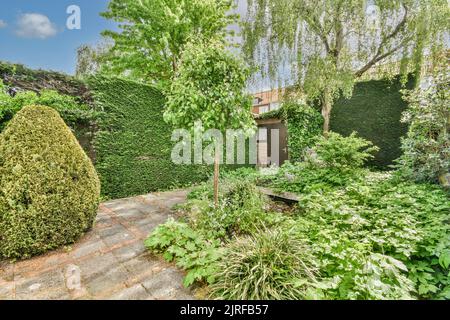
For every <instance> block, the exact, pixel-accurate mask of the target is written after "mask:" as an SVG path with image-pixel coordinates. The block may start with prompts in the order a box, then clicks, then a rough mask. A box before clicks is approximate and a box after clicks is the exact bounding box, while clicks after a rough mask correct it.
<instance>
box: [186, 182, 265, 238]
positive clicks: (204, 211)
mask: <svg viewBox="0 0 450 320" xmlns="http://www.w3.org/2000/svg"><path fill="white" fill-rule="evenodd" d="M201 190H203V191H204V192H206V193H204V194H203V195H201V196H199V195H197V196H199V198H200V199H202V200H203V201H200V202H199V201H197V202H194V205H196V206H197V208H196V210H192V209H193V208H192V206H191V212H190V217H189V218H190V222H191V224H192V225H193V226H194V228H195V229H199V230H202V232H204V233H205V234H207V235H208V236H210V237H213V238H218V239H222V240H228V239H231V238H232V237H233V236H235V235H240V234H248V233H251V232H253V231H255V230H256V229H257V228H258V227H260V226H261V225H263V224H264V223H265V220H266V216H267V214H266V213H265V212H264V205H265V198H264V196H263V195H262V194H261V193H260V192H259V190H258V189H257V188H256V186H255V185H254V184H253V183H252V182H250V181H247V180H235V179H229V180H224V181H223V182H222V184H221V192H220V195H219V206H218V207H214V205H213V203H212V193H211V187H210V186H209V189H207V188H206V189H203V188H202V189H201ZM188 205H189V204H188Z"/></svg>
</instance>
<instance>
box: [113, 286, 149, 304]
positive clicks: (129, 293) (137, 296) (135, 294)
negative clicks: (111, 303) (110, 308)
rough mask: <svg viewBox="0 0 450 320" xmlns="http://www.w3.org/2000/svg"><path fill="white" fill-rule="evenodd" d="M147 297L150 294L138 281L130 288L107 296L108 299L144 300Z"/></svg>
mask: <svg viewBox="0 0 450 320" xmlns="http://www.w3.org/2000/svg"><path fill="white" fill-rule="evenodd" d="M149 297H150V295H149V294H148V292H147V290H145V288H144V287H143V286H142V284H140V283H138V284H136V285H134V286H132V287H130V288H126V289H123V290H121V291H119V292H116V293H115V294H113V295H112V296H110V297H108V300H145V299H148V298H149Z"/></svg>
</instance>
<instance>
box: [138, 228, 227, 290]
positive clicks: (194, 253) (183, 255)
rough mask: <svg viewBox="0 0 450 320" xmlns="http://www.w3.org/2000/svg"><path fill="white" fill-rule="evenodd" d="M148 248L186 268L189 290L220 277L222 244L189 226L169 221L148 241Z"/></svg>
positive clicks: (152, 234)
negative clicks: (194, 285)
mask: <svg viewBox="0 0 450 320" xmlns="http://www.w3.org/2000/svg"><path fill="white" fill-rule="evenodd" d="M145 246H146V247H147V248H148V249H149V250H151V251H152V252H155V253H162V254H163V257H164V259H166V260H167V261H169V262H171V261H174V260H175V262H176V264H177V266H179V267H181V268H183V269H185V270H186V271H187V275H186V277H185V278H184V281H183V283H184V285H185V286H186V287H188V286H190V285H192V284H193V283H194V282H196V281H197V282H206V283H213V282H214V281H215V276H216V274H217V266H216V262H217V261H218V260H219V259H220V257H221V250H220V249H219V248H218V242H217V241H215V240H207V239H206V238H205V237H204V236H203V235H201V234H199V233H198V232H196V231H195V230H193V229H192V228H190V227H189V225H188V224H186V223H183V222H177V221H174V220H173V219H169V221H167V222H166V223H165V224H163V225H160V226H158V227H157V228H156V229H155V230H154V231H153V232H152V233H151V234H150V236H149V237H148V238H147V240H145Z"/></svg>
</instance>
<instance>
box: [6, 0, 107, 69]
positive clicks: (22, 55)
mask: <svg viewBox="0 0 450 320" xmlns="http://www.w3.org/2000/svg"><path fill="white" fill-rule="evenodd" d="M108 2H109V1H108V0H0V61H9V62H14V63H21V64H24V65H26V66H28V67H31V68H35V69H39V68H40V69H47V70H53V71H60V72H65V73H68V74H74V73H75V66H76V50H77V48H78V47H79V46H80V45H82V44H96V43H98V42H99V41H100V40H101V35H100V32H101V31H103V30H106V29H115V28H116V25H115V23H114V22H111V21H108V20H106V19H104V18H102V17H100V15H99V13H100V12H103V11H105V10H106V8H107V4H108ZM71 5H76V6H78V7H79V8H80V13H81V26H80V27H81V29H79V30H78V29H73V30H70V29H68V28H67V26H66V22H67V19H68V18H69V17H70V14H68V13H67V12H66V11H67V9H68V7H69V6H71Z"/></svg>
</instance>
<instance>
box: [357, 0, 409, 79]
mask: <svg viewBox="0 0 450 320" xmlns="http://www.w3.org/2000/svg"><path fill="white" fill-rule="evenodd" d="M403 9H404V10H405V14H404V16H403V19H402V20H401V21H400V22H399V23H398V24H397V26H396V27H395V29H394V30H393V31H392V32H391V33H390V34H389V35H387V36H386V37H385V38H384V39H383V40H382V41H381V43H380V45H379V46H378V49H377V52H376V54H375V56H374V57H373V58H372V59H371V60H370V61H369V62H367V64H366V65H364V66H363V67H362V68H361V69H359V70H358V71H356V72H355V77H356V78H359V77H361V76H362V75H363V74H364V73H365V72H367V71H368V70H369V69H370V68H372V67H373V66H374V65H375V64H376V63H378V62H380V61H381V60H383V59H385V58H386V57H388V56H390V55H391V54H393V53H395V52H396V51H397V50H399V49H400V48H402V47H403V45H404V44H405V43H407V42H408V41H405V40H404V41H402V42H401V43H400V44H399V45H397V46H395V47H394V48H393V49H391V50H389V51H388V52H386V53H382V52H383V49H384V46H385V45H386V43H388V42H389V40H391V39H393V38H395V37H396V36H397V35H398V34H399V33H400V31H401V30H402V29H403V28H404V27H405V25H406V22H407V20H408V13H409V12H408V7H407V6H406V5H405V4H404V3H403ZM408 40H409V38H408Z"/></svg>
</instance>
